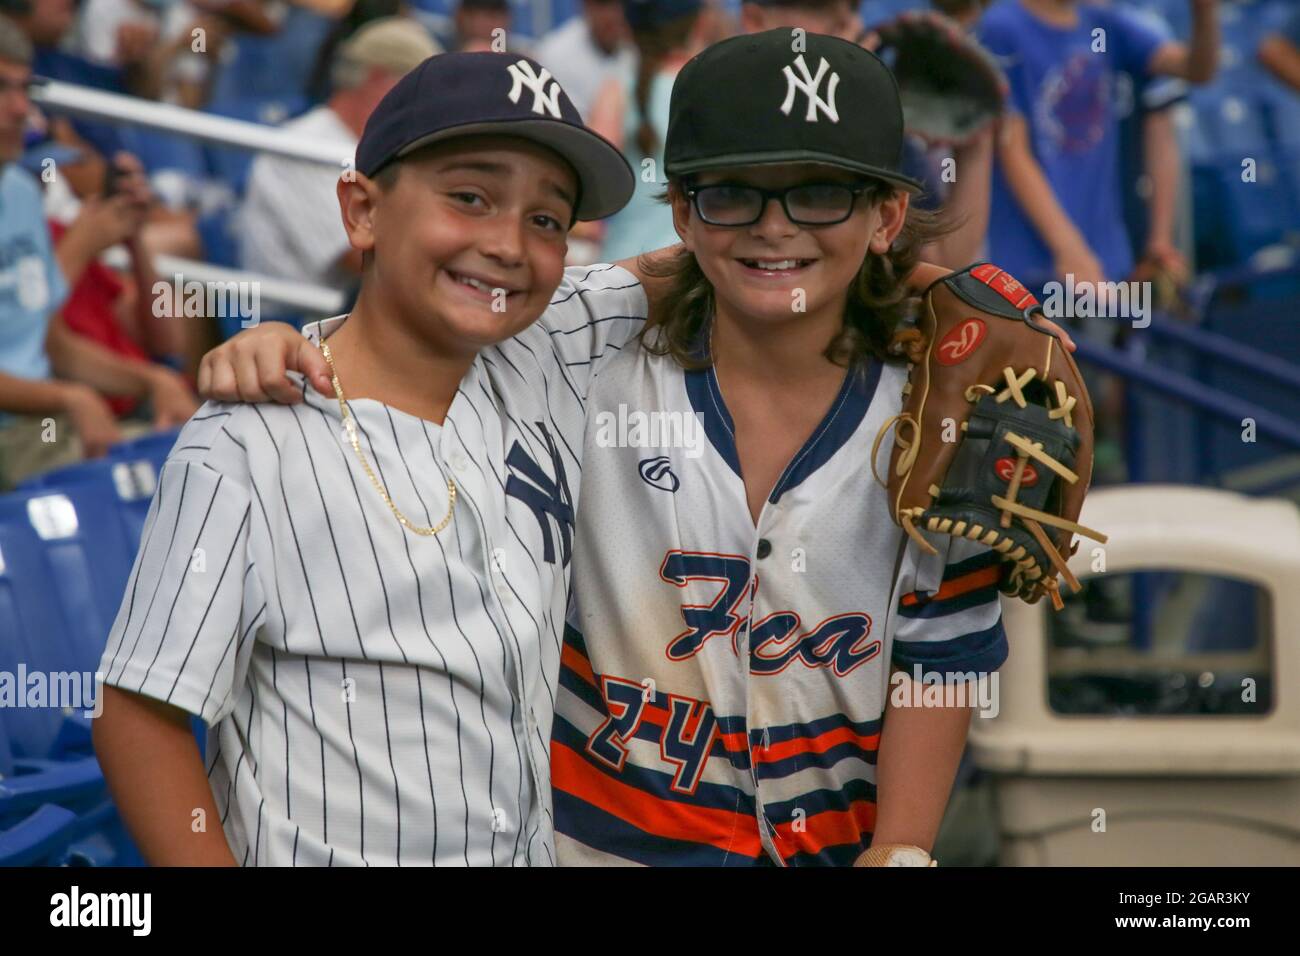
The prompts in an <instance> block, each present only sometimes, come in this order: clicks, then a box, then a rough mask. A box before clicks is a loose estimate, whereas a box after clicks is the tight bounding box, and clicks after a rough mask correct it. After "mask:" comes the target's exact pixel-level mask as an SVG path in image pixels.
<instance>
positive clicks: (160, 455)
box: [108, 428, 181, 473]
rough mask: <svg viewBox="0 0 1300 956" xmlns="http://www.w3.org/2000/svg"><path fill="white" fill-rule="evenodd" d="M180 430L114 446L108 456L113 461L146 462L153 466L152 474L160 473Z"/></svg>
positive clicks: (134, 439) (175, 429) (174, 429)
mask: <svg viewBox="0 0 1300 956" xmlns="http://www.w3.org/2000/svg"><path fill="white" fill-rule="evenodd" d="M180 433H181V430H180V429H179V428H173V429H170V430H168V431H160V432H150V433H149V434H148V435H143V436H141V437H140V438H133V439H131V440H130V441H124V442H121V443H119V444H117V445H114V446H113V447H112V448H111V449H109V452H108V455H109V457H110V458H112V459H113V460H114V461H125V462H134V461H147V462H150V463H151V464H152V465H153V466H154V472H155V473H156V472H159V471H162V466H163V462H165V461H166V460H167V456H168V455H170V454H171V450H172V447H173V446H174V445H175V444H176V439H177V438H178V437H179V436H180Z"/></svg>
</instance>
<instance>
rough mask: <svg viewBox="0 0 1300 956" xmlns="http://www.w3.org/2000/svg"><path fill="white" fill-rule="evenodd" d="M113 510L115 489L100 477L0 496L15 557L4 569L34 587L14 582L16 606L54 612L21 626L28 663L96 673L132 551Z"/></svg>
mask: <svg viewBox="0 0 1300 956" xmlns="http://www.w3.org/2000/svg"><path fill="white" fill-rule="evenodd" d="M118 510H119V501H118V498H117V495H116V494H115V493H114V492H113V490H112V489H111V488H108V487H104V486H103V485H100V484H97V483H87V484H78V485H68V486H66V487H64V488H61V489H59V490H58V491H30V492H16V493H14V494H10V495H6V496H4V497H3V498H0V528H3V529H4V530H5V532H6V538H7V540H9V541H11V542H13V543H15V544H16V547H13V549H12V553H13V555H14V556H15V558H18V559H19V560H16V561H15V562H14V563H13V566H12V567H10V568H8V569H7V573H11V574H12V575H13V576H14V580H15V581H16V582H18V583H20V584H21V583H24V582H22V580H21V579H22V577H23V576H25V577H26V580H27V582H28V584H27V586H29V587H32V590H31V591H30V592H29V593H21V592H18V590H17V588H15V589H14V590H15V592H16V598H17V602H18V603H19V605H20V608H19V610H20V613H21V614H23V615H24V617H26V616H28V615H29V612H30V615H31V616H37V615H40V614H41V611H40V610H33V606H35V605H38V604H46V605H52V606H53V607H54V608H55V609H56V612H57V613H56V615H55V617H54V619H53V620H50V619H49V617H48V616H47V617H46V619H45V620H44V621H42V622H40V624H41V626H39V627H38V628H32V627H31V626H27V627H24V628H23V630H22V631H20V632H18V638H17V639H18V640H22V641H23V642H24V651H25V653H26V655H27V660H28V662H29V663H28V666H29V667H39V668H40V669H41V670H45V671H47V672H75V673H85V672H90V673H94V671H95V668H96V666H97V665H98V663H99V658H100V655H101V654H102V653H103V650H104V644H105V642H106V640H107V638H108V632H109V629H110V628H111V626H112V623H113V620H114V618H115V617H116V615H117V609H118V607H119V606H120V605H121V602H122V595H123V592H124V591H125V589H126V584H127V580H128V578H129V577H130V572H131V565H132V563H133V562H134V558H135V549H134V547H133V546H132V545H131V543H130V541H129V540H128V537H127V531H126V527H125V525H124V524H123V522H122V519H121V516H120V515H119V513H118ZM32 545H35V547H32ZM33 585H34V586H33Z"/></svg>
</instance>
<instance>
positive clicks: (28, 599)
mask: <svg viewBox="0 0 1300 956" xmlns="http://www.w3.org/2000/svg"><path fill="white" fill-rule="evenodd" d="M49 587H50V578H49V571H48V568H47V566H46V563H45V555H44V551H43V548H42V546H41V542H40V540H39V538H38V537H37V536H36V534H35V533H34V532H33V531H32V529H31V527H30V525H29V524H28V523H27V521H26V519H25V517H23V516H20V517H18V518H16V519H14V518H10V517H9V516H3V517H0V671H4V672H5V673H7V674H13V675H15V680H16V681H17V680H19V675H23V674H25V673H26V672H27V671H30V670H47V669H48V667H47V664H48V663H49V662H51V661H52V660H55V659H58V658H59V657H66V656H68V655H69V653H70V652H69V651H68V650H67V644H66V642H67V640H68V633H67V626H66V624H65V620H64V617H63V613H62V609H60V608H59V607H58V606H57V605H56V603H55V602H54V601H52V600H51V599H50V594H49ZM22 683H25V678H24V679H23V680H22ZM0 723H3V724H4V732H5V737H6V738H7V743H6V746H5V751H6V763H11V761H12V760H16V759H18V758H22V757H47V756H49V755H50V754H51V753H54V752H55V751H56V749H57V748H56V745H57V743H58V742H59V740H60V736H61V733H62V725H63V724H64V718H63V715H62V714H61V713H59V712H58V711H55V710H50V709H48V708H33V707H5V708H3V709H0ZM10 769H11V770H12V767H11V768H10ZM0 772H3V770H2V768H0Z"/></svg>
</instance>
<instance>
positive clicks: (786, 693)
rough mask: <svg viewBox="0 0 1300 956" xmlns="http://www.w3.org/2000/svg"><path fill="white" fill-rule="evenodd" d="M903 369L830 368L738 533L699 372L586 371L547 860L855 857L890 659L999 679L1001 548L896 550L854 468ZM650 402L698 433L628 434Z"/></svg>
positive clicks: (709, 376)
mask: <svg viewBox="0 0 1300 956" xmlns="http://www.w3.org/2000/svg"><path fill="white" fill-rule="evenodd" d="M905 380H906V370H905V369H904V368H901V367H898V366H893V365H890V366H881V365H879V364H876V363H873V364H871V365H870V366H868V367H867V368H866V369H865V370H860V371H857V372H855V373H853V374H850V375H848V376H846V378H845V382H844V385H843V387H842V389H841V391H840V393H839V395H838V396H837V398H836V400H835V402H834V404H833V406H832V408H831V409H830V411H829V412H828V414H827V416H826V418H825V420H824V421H823V422H822V423H821V425H820V426H819V427H818V428H817V429H816V430H815V432H814V433H813V434H812V435H811V437H810V438H809V439H808V441H807V443H806V444H805V445H804V446H803V448H802V449H801V450H800V451H799V452H798V453H797V454H796V456H795V457H794V459H793V460H792V461H791V462H790V464H789V466H788V467H787V468H786V470H785V472H784V473H783V474H782V475H781V477H780V479H779V480H778V482H777V484H776V486H775V487H774V488H773V489H772V491H771V494H770V495H769V496H768V499H767V501H766V503H765V505H764V508H763V511H762V513H761V514H760V517H759V520H758V523H757V526H755V523H754V521H753V520H752V518H751V517H750V512H749V508H748V505H747V504H746V497H745V488H744V484H743V482H742V480H741V477H740V466H739V462H738V456H737V454H736V448H735V440H734V434H733V430H732V424H731V417H730V415H729V414H728V412H727V408H726V404H725V402H724V400H723V396H722V393H721V390H720V389H719V387H718V381H717V378H716V377H715V376H714V374H713V371H712V369H707V370H703V371H683V369H682V368H681V367H680V366H678V365H676V364H675V363H674V362H673V361H672V360H671V358H668V357H663V356H654V355H651V354H650V353H648V352H646V351H645V350H644V349H641V348H628V349H625V350H624V351H623V352H621V353H620V354H619V355H618V356H617V357H616V358H614V359H613V360H612V361H611V362H610V363H609V364H608V365H607V366H606V367H605V368H604V369H602V371H601V373H600V375H599V376H598V378H597V379H596V381H595V383H594V385H593V386H592V391H591V396H590V400H589V402H588V409H587V435H586V451H585V459H586V464H585V468H584V476H583V496H582V501H581V506H580V508H579V517H578V524H577V539H576V544H575V551H574V554H575V557H574V575H573V586H574V598H575V600H574V602H573V604H572V605H571V607H570V615H569V627H568V628H567V629H566V634H565V647H564V653H563V656H562V658H561V673H560V680H559V687H560V690H559V695H558V697H557V699H556V716H555V731H554V735H553V739H552V743H551V759H552V773H553V777H552V779H553V783H554V787H555V815H556V830H557V838H556V842H557V849H558V851H559V855H560V862H561V863H562V864H591V863H611V862H632V863H645V864H674V863H676V864H697V865H698V864H704V865H713V864H723V865H752V864H755V863H764V862H781V863H784V864H787V865H808V864H818V863H833V864H845V863H850V862H852V861H853V860H854V859H855V858H856V857H857V856H858V854H859V853H861V851H862V850H863V849H865V848H866V847H867V846H868V845H869V843H870V837H871V831H872V829H873V827H874V821H875V797H876V787H875V784H876V774H875V761H876V751H877V747H878V745H879V739H880V734H881V728H882V717H883V714H884V708H885V703H886V693H887V690H888V680H889V663H890V662H891V661H892V662H893V663H895V664H900V665H903V666H905V667H906V668H908V669H909V671H910V669H911V668H912V667H913V666H914V665H917V664H919V665H921V666H922V667H923V668H924V670H925V671H927V672H933V673H939V672H947V673H952V672H961V673H965V672H972V671H974V672H988V671H992V670H994V669H996V668H997V667H998V666H1000V664H1001V663H1002V661H1003V659H1004V658H1005V655H1006V637H1005V634H1004V633H1003V629H1002V619H1001V609H1000V605H999V600H998V592H997V587H996V582H997V575H998V568H997V563H996V555H993V554H992V553H991V552H990V551H988V549H986V548H983V547H981V546H978V545H974V544H970V543H968V542H965V541H960V540H959V541H954V542H953V543H952V544H951V546H949V545H948V544H947V543H946V541H951V540H952V539H945V540H941V539H940V538H938V537H936V538H935V539H934V543H935V544H936V545H937V546H938V547H939V549H940V555H939V556H937V557H936V556H927V555H924V554H923V553H922V552H920V551H919V549H917V548H916V547H915V545H913V544H911V543H907V546H906V547H905V548H904V547H903V545H904V543H905V542H907V541H908V539H907V538H906V537H905V536H904V535H903V533H902V531H901V530H900V529H899V527H898V526H897V525H895V524H894V523H893V521H891V520H890V517H889V509H888V506H887V497H886V494H885V491H884V489H883V488H882V487H881V486H880V485H879V484H877V483H876V481H875V480H874V479H873V478H872V476H871V470H870V466H869V460H870V452H871V445H872V441H873V440H874V439H875V437H876V434H877V433H878V432H879V430H880V427H881V426H882V425H883V424H885V422H886V420H887V419H888V418H889V417H890V416H892V415H894V414H895V413H896V412H898V411H899V409H900V407H901V401H902V394H901V393H902V386H903V384H904V382H905ZM655 413H667V417H666V418H665V417H664V416H662V415H661V416H660V418H659V420H660V421H661V422H664V421H667V422H671V421H673V420H674V416H676V417H677V418H678V419H680V418H681V417H682V416H683V415H685V416H690V415H692V414H693V415H695V416H696V418H697V420H698V421H699V422H701V423H702V429H701V430H702V433H703V435H704V436H705V439H706V440H704V441H703V442H701V443H700V444H699V445H698V446H697V447H686V448H683V447H680V446H679V447H647V446H648V445H649V443H650V440H651V431H650V429H648V428H646V427H644V423H645V422H648V421H649V420H652V419H651V418H649V417H647V418H643V419H640V421H641V422H642V423H643V427H642V428H641V430H640V433H639V435H640V440H638V438H637V435H638V433H637V432H636V431H635V429H634V427H633V425H634V424H635V423H636V421H637V420H638V419H637V416H645V415H649V416H653V415H654V414H655ZM623 422H626V423H628V424H627V425H626V426H624V425H623V424H621V423H623ZM660 430H661V433H663V429H662V428H661V429H660ZM667 434H668V435H669V437H672V435H673V432H672V431H671V429H670V430H669V431H668V432H667ZM661 438H662V434H661ZM620 439H626V440H625V441H620ZM891 445H892V442H891V441H885V442H883V443H882V446H883V447H882V448H881V449H880V453H879V458H880V460H881V461H882V462H888V460H889V453H890V447H891Z"/></svg>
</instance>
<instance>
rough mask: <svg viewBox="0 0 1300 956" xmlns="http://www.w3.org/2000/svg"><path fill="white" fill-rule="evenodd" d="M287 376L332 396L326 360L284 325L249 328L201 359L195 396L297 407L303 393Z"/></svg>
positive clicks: (303, 338) (279, 323)
mask: <svg viewBox="0 0 1300 956" xmlns="http://www.w3.org/2000/svg"><path fill="white" fill-rule="evenodd" d="M285 372H300V373H301V374H302V375H303V377H304V378H306V379H307V381H309V382H311V384H312V386H313V387H314V388H315V389H316V391H318V392H320V393H321V394H322V395H325V396H326V397H332V396H333V395H334V387H333V385H331V384H330V374H329V366H328V365H327V364H326V362H325V356H324V355H322V354H321V351H320V349H318V348H316V346H314V345H312V344H311V342H309V341H307V339H306V338H305V337H304V336H303V335H302V334H300V333H299V332H298V331H297V330H296V329H294V328H293V327H292V326H290V325H287V324H285V323H284V322H267V323H265V324H263V325H259V326H258V327H257V328H255V329H247V330H245V331H243V332H240V333H239V334H238V335H236V336H235V337H234V338H233V339H231V340H230V341H228V342H225V343H223V344H221V345H219V346H217V347H216V348H215V349H213V350H212V351H211V352H209V353H208V354H207V355H205V356H203V361H202V363H200V365H199V394H200V395H202V396H203V397H204V398H207V399H212V400H214V401H219V402H272V401H274V402H279V403H280V404H281V405H295V404H297V403H298V402H301V401H302V393H301V391H300V390H299V389H298V386H297V385H295V384H294V383H293V382H292V381H290V380H289V378H288V376H286V375H285Z"/></svg>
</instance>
